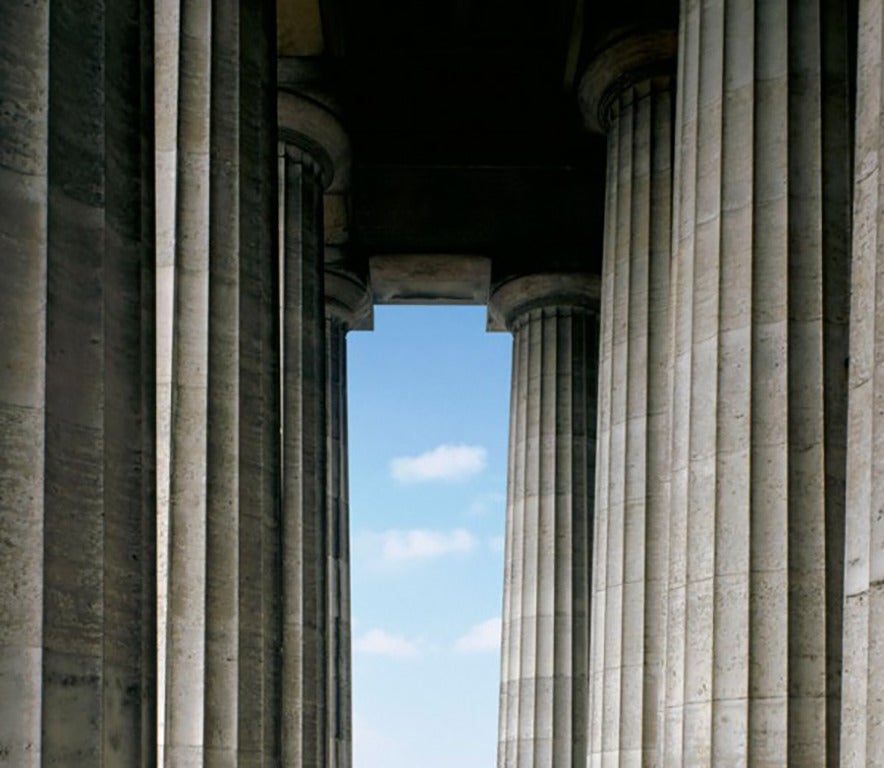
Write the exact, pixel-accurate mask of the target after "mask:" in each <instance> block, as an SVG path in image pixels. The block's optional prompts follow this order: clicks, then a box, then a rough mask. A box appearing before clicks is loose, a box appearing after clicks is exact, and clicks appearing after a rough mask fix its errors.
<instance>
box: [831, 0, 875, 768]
mask: <svg viewBox="0 0 884 768" xmlns="http://www.w3.org/2000/svg"><path fill="white" fill-rule="evenodd" d="M858 59H859V68H858V71H859V77H858V82H857V120H856V158H855V171H856V173H855V182H854V219H853V227H854V230H853V268H852V278H851V284H852V295H853V301H852V305H851V317H850V395H849V398H850V407H849V427H848V429H849V437H848V457H847V468H848V474H847V536H846V540H847V548H846V553H845V557H846V562H845V578H844V589H845V602H844V695H843V714H842V718H843V719H842V732H841V765H842V766H843V767H844V768H860V767H861V766H872V765H882V764H884V696H882V692H884V513H882V509H884V482H882V480H884V471H882V467H884V440H882V434H884V425H882V423H881V410H882V402H884V340H882V337H881V331H880V328H881V325H879V322H882V320H881V318H882V315H884V295H882V292H881V287H882V285H884V283H882V273H884V237H882V229H881V226H882V222H884V197H882V193H881V190H882V186H881V185H882V179H884V164H882V160H884V126H882V123H881V116H882V113H884V103H882V87H884V65H882V62H884V11H882V7H881V3H879V2H869V1H868V0H863V2H861V3H860V25H859V51H858ZM879 374H881V378H878V375H879Z"/></svg>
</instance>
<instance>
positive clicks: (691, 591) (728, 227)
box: [663, 0, 849, 768]
mask: <svg viewBox="0 0 884 768" xmlns="http://www.w3.org/2000/svg"><path fill="white" fill-rule="evenodd" d="M824 11H825V13H824ZM843 14H844V8H843V6H842V5H841V4H838V3H835V4H832V3H820V2H810V3H802V4H797V5H796V4H794V3H786V2H779V1H778V0H758V1H757V2H754V3H741V2H736V1H732V0H724V1H723V2H718V3H711V4H710V3H701V2H697V1H696V0H684V2H682V5H681V21H680V23H681V33H680V41H681V49H680V62H679V76H678V90H679V93H678V107H677V110H676V114H677V123H676V139H675V157H676V161H675V183H674V187H675V194H674V214H673V226H674V236H673V247H674V262H673V273H672V301H673V302H674V324H673V334H674V335H673V344H674V358H673V366H674V391H673V399H672V401H673V422H672V453H671V462H672V469H671V499H670V517H671V520H670V531H669V545H670V546H669V552H670V556H669V565H670V572H669V602H668V611H669V613H668V618H667V626H668V631H667V650H666V652H667V662H666V666H667V680H666V707H667V709H666V726H665V734H664V736H665V744H664V755H663V758H664V761H663V762H664V764H665V765H671V766H695V765H697V766H699V765H710V764H711V765H749V766H762V765H764V766H768V765H778V766H779V765H790V766H792V765H794V766H802V767H803V768H804V767H807V768H809V767H810V766H824V765H835V764H837V731H836V730H834V729H833V726H834V725H835V723H834V722H833V720H832V718H831V717H830V715H831V707H832V706H833V705H834V706H837V704H834V702H836V701H837V695H838V694H837V690H833V686H834V685H835V684H836V683H837V664H838V658H837V649H836V648H834V647H833V638H832V632H831V623H830V622H831V618H830V616H829V614H832V613H834V614H837V612H838V611H839V610H840V608H839V607H838V606H839V605H840V601H841V594H840V590H839V589H838V587H837V583H836V582H835V581H834V580H833V579H832V578H831V573H832V571H833V570H835V571H837V570H839V569H840V567H841V562H840V557H839V555H838V553H837V544H835V546H833V543H836V542H838V541H839V540H840V536H841V534H840V533H839V526H840V522H839V519H840V516H841V515H842V510H843V499H842V497H841V496H840V493H839V491H840V485H839V479H838V474H839V470H838V468H837V466H836V465H835V464H834V463H833V462H832V461H831V459H832V457H837V456H838V455H839V454H843V445H841V444H840V443H839V437H838V435H837V434H835V433H833V431H832V430H830V428H829V426H830V425H829V424H828V423H827V417H826V413H827V411H829V410H831V411H832V412H834V413H837V412H838V411H839V409H841V408H843V397H844V388H843V383H839V382H838V381H837V378H836V377H833V376H831V373H830V372H831V367H830V366H831V358H833V357H835V358H837V357H839V356H840V357H842V359H843V354H844V352H843V346H842V345H841V338H842V337H843V327H839V325H838V324H839V322H840V321H841V319H843V318H840V317H839V313H838V307H839V306H840V307H843V306H844V301H845V299H846V294H845V292H844V291H843V284H839V283H838V281H837V279H836V280H834V281H833V280H832V278H831V275H830V272H831V271H833V270H837V269H839V267H840V268H843V254H844V241H843V238H844V237H845V233H846V232H847V231H848V227H849V217H848V201H849V198H848V197H847V196H846V195H845V191H846V189H847V185H845V183H844V181H845V178H844V165H845V164H844V159H845V158H844V157H843V156H842V158H841V160H840V161H839V159H838V157H837V153H838V150H840V151H841V152H842V153H843V152H844V151H845V149H846V142H845V139H846V134H845V131H846V128H847V126H846V120H844V119H843V118H844V117H846V111H845V105H846V102H845V101H844V96H845V94H846V90H845V84H846V79H845V74H846V67H845V47H844V43H843V39H844V38H846V36H842V40H840V41H839V34H841V33H843V31H844V26H843V23H844V22H843V19H844V16H843ZM839 20H840V24H839ZM824 86H825V88H826V90H827V91H829V90H831V92H833V93H834V94H835V97H834V98H833V99H830V100H828V102H827V109H835V110H837V109H839V108H840V109H841V110H842V112H841V117H842V120H841V123H840V125H839V124H837V120H836V121H834V122H833V121H832V120H831V119H830V118H831V116H832V115H831V113H830V114H828V115H827V114H826V112H825V111H824V110H823V109H822V108H821V101H820V100H821V92H822V89H823V87H824ZM839 99H841V101H840V102H839ZM839 104H840V107H839ZM824 147H825V149H824ZM827 454H831V455H832V456H831V457H829V456H827Z"/></svg>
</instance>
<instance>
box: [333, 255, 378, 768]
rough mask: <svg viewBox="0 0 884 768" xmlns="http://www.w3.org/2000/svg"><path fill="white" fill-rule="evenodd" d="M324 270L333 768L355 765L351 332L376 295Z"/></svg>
mask: <svg viewBox="0 0 884 768" xmlns="http://www.w3.org/2000/svg"><path fill="white" fill-rule="evenodd" d="M328 251H329V249H328V248H326V272H325V342H326V352H325V358H326V402H327V410H326V444H327V446H328V448H327V452H328V453H327V459H326V462H327V465H326V476H327V485H326V505H327V511H326V525H327V529H326V539H327V541H328V547H327V551H328V577H327V578H328V609H327V610H328V614H327V617H328V629H327V635H326V642H327V644H328V647H327V650H326V657H327V661H328V683H329V692H328V729H329V731H328V738H329V759H328V765H329V766H330V767H331V768H350V766H351V765H352V764H353V722H352V716H353V712H352V663H351V642H350V638H351V632H350V512H349V509H350V507H349V504H350V489H349V483H348V472H347V466H348V459H347V446H348V442H347V333H348V332H349V331H351V330H353V329H359V330H368V329H370V328H371V310H372V304H371V294H370V292H369V290H368V288H367V286H366V284H365V283H364V282H363V281H362V280H360V279H359V278H358V277H357V276H355V275H354V274H353V273H351V272H347V271H341V270H337V269H330V268H329V267H328V263H329V258H328Z"/></svg>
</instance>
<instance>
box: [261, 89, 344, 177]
mask: <svg viewBox="0 0 884 768" xmlns="http://www.w3.org/2000/svg"><path fill="white" fill-rule="evenodd" d="M277 114H278V118H277V119H278V123H279V140H280V141H281V142H282V143H283V144H285V145H286V153H287V154H290V152H291V151H295V152H301V153H304V154H307V155H309V156H310V157H311V158H312V159H313V160H314V161H315V162H316V163H318V165H319V166H320V168H321V170H322V180H323V186H324V187H325V189H326V191H328V192H340V191H341V190H343V189H346V188H347V187H348V186H349V181H350V139H349V137H348V136H347V133H346V131H345V130H344V127H343V125H342V124H341V121H340V119H339V118H338V115H337V114H335V112H334V111H332V108H331V107H330V106H329V105H327V104H325V103H324V102H323V101H321V100H320V99H318V98H316V97H315V96H314V95H307V94H303V93H299V92H296V91H294V90H288V89H286V90H280V91H279V92H278V94H277ZM290 156H291V155H290Z"/></svg>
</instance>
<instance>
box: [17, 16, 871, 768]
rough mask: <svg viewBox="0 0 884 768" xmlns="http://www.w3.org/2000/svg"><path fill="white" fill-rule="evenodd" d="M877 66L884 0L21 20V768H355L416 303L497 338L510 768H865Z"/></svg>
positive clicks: (503, 767) (502, 718) (503, 704)
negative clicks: (356, 351) (376, 342)
mask: <svg viewBox="0 0 884 768" xmlns="http://www.w3.org/2000/svg"><path fill="white" fill-rule="evenodd" d="M882 72H884V11H882V3H881V1H880V0H804V1H803V2H798V3H795V2H791V3H790V2H786V1H785V0H704V2H700V1H699V0H681V1H680V2H676V1H675V0H667V1H666V2H662V3H658V2H651V1H650V0H625V2H622V3H616V4H609V5H608V6H605V7H600V6H591V5H589V4H586V3H584V2H582V0H561V1H560V2H547V1H546V0H518V2H511V3H502V2H497V1H496V0H459V1H458V2H441V3H436V4H425V3H412V2H406V1H405V0H378V2H366V1H364V0H358V1H357V0H278V2H271V1H270V0H264V1H263V2H258V3H245V2H233V1H232V0H180V2H173V0H119V2H118V1H117V0H114V2H113V3H106V4H88V3H87V4H72V3H69V2H63V1H61V0H37V1H36V2H30V3H23V4H22V3H12V2H7V3H5V5H4V8H3V10H2V12H0V266H2V272H0V275H2V277H0V766H10V767H14V768H37V767H38V766H50V765H51V766H77V767H78V768H79V767H81V766H96V768H98V767H101V768H123V767H124V766H125V767H126V768H130V767H136V766H137V767H138V768H154V767H155V766H157V765H163V766H166V768H194V767H195V766H223V767H224V768H234V766H244V767H245V766H248V767H250V768H252V767H253V768H257V767H258V766H262V767H266V766H274V767H276V766H279V767H280V768H282V767H285V768H350V767H351V766H352V765H353V722H352V713H351V708H352V704H351V702H352V690H351V689H352V670H351V616H350V611H351V605H350V603H351V598H350V594H351V589H350V545H349V537H350V533H349V488H348V430H347V414H348V407H349V408H350V409H351V410H352V408H353V407H358V404H354V403H350V404H349V405H348V392H347V335H348V334H349V333H351V332H357V331H370V330H371V329H372V323H373V316H372V312H373V307H374V306H375V305H379V304H415V303H419V304H425V303H428V304H474V305H484V306H487V311H488V330H489V331H492V332H497V333H509V334H511V335H512V339H513V370H512V388H511V396H510V403H509V406H510V432H509V468H508V479H507V503H506V543H505V555H504V560H505V569H504V572H503V573H501V579H502V582H503V585H504V590H503V594H504V600H503V607H502V637H501V678H500V710H499V732H498V768H590V767H591V768H610V767H611V766H630V767H638V766H641V767H642V768H664V767H666V768H694V767H699V766H716V767H718V766H720V767H722V768H725V767H728V766H751V767H752V768H768V767H769V768H773V767H774V766H776V767H777V768H779V767H780V766H794V767H795V768H810V767H812V766H819V767H820V768H823V767H825V768H860V767H861V766H868V767H869V768H871V767H873V766H884V704H882V699H884V672H882V669H884V640H882V639H881V638H882V637H884V632H882V627H881V625H882V619H881V616H882V611H881V600H882V594H884V593H882V588H881V585H882V580H884V554H882V553H884V534H882V530H884V528H882V526H884V522H882V513H881V509H882V507H884V483H882V480H881V478H884V453H882V445H884V440H882V439H881V433H882V425H881V414H882V410H884V404H882V403H884V400H882V395H881V393H880V392H879V390H880V388H879V387H878V386H877V383H878V378H877V373H879V372H882V371H881V370H879V369H882V366H884V362H882V361H884V352H882V350H881V349H880V347H881V345H882V341H881V338H880V337H881V334H880V333H879V332H878V330H877V318H878V315H879V314H880V313H881V307H882V306H884V297H882V296H884V294H882V288H881V286H882V285H884V283H882V277H881V276H882V275H884V249H882V242H884V236H881V233H882V232H884V229H882V224H884V206H882V195H881V189H882V185H881V156H882V148H884V134H882V131H884V129H882V126H884V102H882V93H884V90H882V88H884V84H882ZM882 380H884V372H882Z"/></svg>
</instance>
